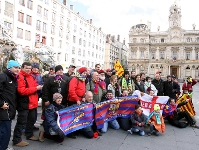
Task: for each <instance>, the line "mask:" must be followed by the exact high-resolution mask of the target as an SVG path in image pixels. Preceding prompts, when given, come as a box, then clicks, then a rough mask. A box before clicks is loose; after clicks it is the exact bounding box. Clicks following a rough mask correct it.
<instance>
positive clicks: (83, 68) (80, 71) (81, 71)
mask: <svg viewBox="0 0 199 150" xmlns="http://www.w3.org/2000/svg"><path fill="white" fill-rule="evenodd" d="M85 71H87V68H86V67H81V68H79V70H78V72H79V73H80V74H82V73H83V72H85Z"/></svg>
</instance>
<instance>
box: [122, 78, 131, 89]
mask: <svg viewBox="0 0 199 150" xmlns="http://www.w3.org/2000/svg"><path fill="white" fill-rule="evenodd" d="M122 90H128V91H129V92H131V91H132V84H131V80H130V79H128V81H127V80H126V79H125V78H122Z"/></svg>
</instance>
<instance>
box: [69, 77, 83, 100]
mask: <svg viewBox="0 0 199 150" xmlns="http://www.w3.org/2000/svg"><path fill="white" fill-rule="evenodd" d="M85 92H86V84H85V81H82V80H79V79H78V78H76V77H74V78H72V79H71V81H70V82H69V89H68V100H69V101H71V102H77V101H81V100H82V98H83V97H84V95H85Z"/></svg>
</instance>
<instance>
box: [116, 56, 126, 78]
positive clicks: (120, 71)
mask: <svg viewBox="0 0 199 150" xmlns="http://www.w3.org/2000/svg"><path fill="white" fill-rule="evenodd" d="M114 69H115V70H116V75H117V76H119V77H121V76H122V75H123V73H124V69H123V67H122V65H121V64H120V62H119V61H118V60H116V61H115V64H114Z"/></svg>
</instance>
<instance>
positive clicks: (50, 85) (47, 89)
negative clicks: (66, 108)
mask: <svg viewBox="0 0 199 150" xmlns="http://www.w3.org/2000/svg"><path fill="white" fill-rule="evenodd" d="M67 84H68V77H67V76H65V75H64V76H63V79H62V80H61V84H60V87H59V84H58V83H57V82H55V77H54V76H50V77H49V78H48V79H47V80H46V81H45V82H44V86H43V88H42V100H43V101H44V102H47V101H49V102H50V103H52V102H53V94H54V93H57V92H58V90H59V88H61V93H60V94H61V95H62V96H63V99H62V104H63V105H66V104H67V102H66V96H67V95H68V94H67V92H68V91H67V90H66V89H67Z"/></svg>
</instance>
